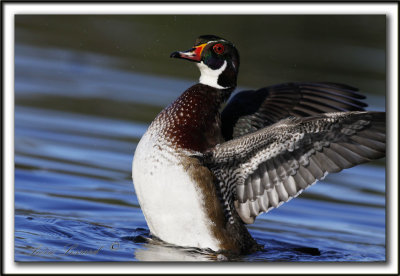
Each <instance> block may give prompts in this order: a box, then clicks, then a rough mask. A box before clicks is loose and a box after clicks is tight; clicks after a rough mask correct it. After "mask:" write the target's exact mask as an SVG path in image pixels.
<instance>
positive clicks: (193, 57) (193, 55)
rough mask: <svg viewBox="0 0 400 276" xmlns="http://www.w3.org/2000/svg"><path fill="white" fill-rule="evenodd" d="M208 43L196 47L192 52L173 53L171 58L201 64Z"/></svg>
mask: <svg viewBox="0 0 400 276" xmlns="http://www.w3.org/2000/svg"><path fill="white" fill-rule="evenodd" d="M206 45H207V43H204V44H201V45H199V46H196V47H194V48H192V49H190V50H187V51H183V52H173V53H172V54H171V56H170V57H172V58H182V59H187V60H189V61H194V62H200V61H201V53H202V52H203V49H204V47H205V46H206Z"/></svg>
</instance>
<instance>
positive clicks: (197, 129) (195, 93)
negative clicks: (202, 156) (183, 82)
mask: <svg viewBox="0 0 400 276" xmlns="http://www.w3.org/2000/svg"><path fill="white" fill-rule="evenodd" d="M224 97H225V95H223V92H221V90H219V89H215V88H213V87H210V86H207V85H203V84H196V85H193V86H192V87H190V88H189V89H187V90H186V91H185V92H184V93H183V94H182V95H181V96H180V97H179V98H178V99H177V100H176V101H175V102H173V103H172V104H171V105H170V106H168V107H167V108H166V109H164V110H163V111H162V112H161V113H160V115H159V116H158V117H157V119H156V120H155V121H154V124H155V125H154V126H153V127H159V128H161V133H162V135H164V139H167V140H168V141H169V142H170V143H171V144H172V145H173V146H175V147H177V148H182V149H187V150H194V151H199V152H203V151H205V150H206V149H208V148H210V147H212V146H215V145H216V144H218V143H221V142H223V138H222V134H221V128H220V125H221V122H220V114H219V108H220V106H221V104H222V102H223V101H224V100H225V99H224Z"/></svg>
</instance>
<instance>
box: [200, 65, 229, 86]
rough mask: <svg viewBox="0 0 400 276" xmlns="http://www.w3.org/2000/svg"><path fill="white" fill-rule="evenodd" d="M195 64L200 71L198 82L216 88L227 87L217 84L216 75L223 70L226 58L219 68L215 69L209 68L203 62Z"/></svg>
mask: <svg viewBox="0 0 400 276" xmlns="http://www.w3.org/2000/svg"><path fill="white" fill-rule="evenodd" d="M197 66H198V67H199V69H200V73H201V75H200V83H202V84H206V85H209V86H212V87H215V88H218V89H226V88H228V87H223V86H221V85H219V84H218V77H219V75H221V74H222V72H224V70H225V68H226V66H227V62H226V60H225V61H224V64H223V65H222V66H221V67H220V68H219V69H216V70H213V69H211V68H209V67H208V66H207V65H205V64H204V63H203V62H200V63H197Z"/></svg>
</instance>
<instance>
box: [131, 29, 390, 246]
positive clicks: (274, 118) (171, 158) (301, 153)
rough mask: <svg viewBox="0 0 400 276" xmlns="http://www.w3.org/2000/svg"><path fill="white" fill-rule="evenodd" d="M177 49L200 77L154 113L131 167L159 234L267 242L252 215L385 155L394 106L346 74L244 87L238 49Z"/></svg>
mask: <svg viewBox="0 0 400 276" xmlns="http://www.w3.org/2000/svg"><path fill="white" fill-rule="evenodd" d="M171 57H173V58H178V59H185V60H188V61H192V62H194V63H196V64H197V66H198V68H199V69H200V72H201V76H200V81H199V83H197V84H194V85H193V86H191V87H189V88H188V89H187V90H186V91H185V92H183V94H182V95H181V96H180V97H179V98H178V99H176V100H175V101H174V102H173V103H172V104H171V105H169V106H168V107H166V108H165V109H164V110H163V111H161V113H160V114H158V116H157V117H156V118H155V119H154V121H153V122H152V123H151V125H150V127H149V128H148V130H147V131H146V133H145V134H144V135H143V137H142V138H141V140H140V142H139V144H138V145H137V148H136V152H135V155H134V160H133V166H132V175H133V182H134V187H135V191H136V194H137V197H138V200H139V203H140V206H141V208H142V211H143V214H144V216H145V219H146V222H147V224H148V226H149V228H150V231H151V233H152V235H154V236H156V237H158V238H159V239H161V240H163V241H165V242H167V243H170V244H174V245H177V246H183V247H197V248H202V249H209V250H212V251H216V252H224V251H225V252H233V253H237V254H245V253H250V252H254V251H255V250H258V249H260V245H258V244H257V243H256V241H255V240H254V239H253V238H252V237H251V235H250V234H249V232H248V230H247V228H246V226H245V224H250V223H253V222H254V220H255V218H256V217H257V216H258V215H259V214H261V213H263V212H268V211H270V210H271V209H273V208H276V207H278V206H280V205H281V204H283V203H285V202H287V201H289V200H290V199H292V198H294V197H296V196H298V195H299V194H300V193H301V192H302V191H303V190H304V189H306V188H308V187H310V186H311V185H312V184H314V183H315V182H316V181H317V180H320V179H323V178H324V177H325V176H326V175H327V174H328V173H333V172H339V171H341V170H342V169H345V168H350V167H353V166H355V165H358V164H361V163H365V162H368V161H370V160H372V159H377V158H382V157H384V156H385V149H386V144H385V140H386V139H385V137H386V136H385V113H384V112H372V111H364V107H366V106H367V105H366V104H365V103H363V102H362V101H361V100H362V99H364V98H365V97H364V96H363V95H361V94H360V93H358V92H357V89H355V88H353V87H350V86H348V85H343V84H337V83H321V82H318V83H312V82H296V83H284V84H278V85H274V86H270V87H265V88H261V89H259V90H249V91H242V92H239V93H238V94H236V95H235V96H234V97H233V98H232V99H231V100H230V101H229V102H228V104H227V105H226V106H225V108H224V109H223V110H222V112H220V109H221V106H222V105H223V104H224V103H225V102H226V101H227V100H228V98H229V97H230V95H231V93H232V92H233V90H234V89H235V87H236V82H237V76H238V72H239V64H240V62H239V53H238V50H237V49H236V48H235V46H234V45H233V44H232V43H231V42H229V41H228V40H226V39H223V38H221V37H218V36H214V35H203V36H200V37H199V38H197V39H196V41H195V44H194V47H193V48H191V49H190V50H188V51H182V52H174V53H172V54H171Z"/></svg>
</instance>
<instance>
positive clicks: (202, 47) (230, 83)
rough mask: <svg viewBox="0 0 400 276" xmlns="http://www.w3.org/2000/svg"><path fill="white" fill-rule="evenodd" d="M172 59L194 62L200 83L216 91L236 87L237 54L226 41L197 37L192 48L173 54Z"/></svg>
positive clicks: (204, 36) (217, 38)
mask: <svg viewBox="0 0 400 276" xmlns="http://www.w3.org/2000/svg"><path fill="white" fill-rule="evenodd" d="M171 57H173V58H181V59H186V60H189V61H192V62H196V63H197V66H198V67H199V69H200V73H201V75H200V83H202V84H205V85H209V86H212V87H215V88H218V89H228V88H234V87H236V82H237V76H238V73H239V63H240V62H239V52H238V51H237V49H236V48H235V46H234V45H233V43H231V42H229V41H228V40H226V39H223V38H221V37H218V36H215V35H202V36H200V37H198V38H197V39H196V41H195V43H194V46H193V48H191V49H189V50H187V51H181V52H173V53H172V54H171Z"/></svg>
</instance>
